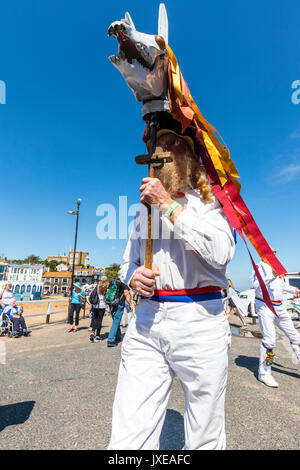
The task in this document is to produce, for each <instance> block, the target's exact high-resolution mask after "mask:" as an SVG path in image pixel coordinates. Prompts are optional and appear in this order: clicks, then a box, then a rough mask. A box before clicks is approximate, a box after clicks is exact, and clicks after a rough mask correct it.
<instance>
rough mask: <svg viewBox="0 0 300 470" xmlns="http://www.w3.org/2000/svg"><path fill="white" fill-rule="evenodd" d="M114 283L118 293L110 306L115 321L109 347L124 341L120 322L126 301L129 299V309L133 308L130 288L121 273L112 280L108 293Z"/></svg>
mask: <svg viewBox="0 0 300 470" xmlns="http://www.w3.org/2000/svg"><path fill="white" fill-rule="evenodd" d="M112 285H114V286H115V288H116V294H115V299H114V305H112V306H111V307H110V309H111V314H112V317H113V322H112V326H111V329H110V332H109V334H108V338H107V346H108V347H109V348H111V347H114V346H117V345H118V343H119V342H120V341H122V335H121V330H120V323H121V319H122V315H123V312H124V307H125V301H127V303H128V306H129V309H130V310H131V297H130V294H129V290H130V289H129V287H128V286H127V285H126V284H124V283H123V282H122V281H121V280H120V275H119V274H118V275H117V277H116V279H114V280H113V281H112V282H111V284H110V287H109V289H108V293H109V290H110V289H111V287H112Z"/></svg>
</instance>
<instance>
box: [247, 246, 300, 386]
mask: <svg viewBox="0 0 300 470" xmlns="http://www.w3.org/2000/svg"><path fill="white" fill-rule="evenodd" d="M273 253H276V251H275V250H273ZM257 267H258V270H259V273H260V274H261V276H262V279H263V281H264V283H265V285H266V288H267V289H268V292H269V295H270V299H271V301H272V304H273V306H274V308H275V312H276V314H277V316H275V315H274V313H273V312H272V311H271V310H270V309H269V308H268V307H267V305H266V304H265V302H264V300H263V296H262V291H261V288H260V285H259V282H258V279H257V277H256V275H255V272H254V271H253V272H252V275H251V281H252V285H253V287H254V288H255V309H256V312H257V315H258V320H259V325H260V329H261V333H262V336H263V339H262V344H261V347H260V355H259V369H258V380H260V381H261V382H263V383H264V384H266V385H268V386H269V387H278V383H277V382H276V380H275V379H274V377H273V376H272V375H271V372H272V370H271V366H272V363H273V358H274V353H273V349H274V348H275V345H276V331H275V325H276V326H278V328H280V330H281V331H282V332H283V333H284V334H285V335H286V336H287V337H288V339H289V341H290V344H291V348H292V350H293V352H294V354H295V356H296V358H297V359H298V361H299V362H300V335H299V333H298V332H297V331H296V329H295V327H294V324H293V321H292V319H291V317H290V315H289V314H288V312H287V310H286V308H285V307H284V306H283V303H282V301H283V294H284V292H288V293H290V294H292V295H295V296H298V297H299V296H300V290H299V289H297V288H296V287H292V286H289V285H288V284H287V283H286V282H285V281H284V279H282V278H280V277H279V276H278V275H277V273H276V272H275V271H273V270H272V268H271V267H270V266H269V265H268V264H267V263H264V262H263V261H261V262H260V263H259V264H258V265H257Z"/></svg>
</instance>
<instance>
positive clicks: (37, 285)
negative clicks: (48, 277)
mask: <svg viewBox="0 0 300 470" xmlns="http://www.w3.org/2000/svg"><path fill="white" fill-rule="evenodd" d="M44 271H45V267H44V266H43V265H41V264H36V265H32V264H14V263H8V264H7V266H6V269H5V272H4V276H3V281H6V282H10V283H11V284H12V290H13V292H15V293H23V292H26V293H28V294H34V293H38V292H42V291H43V281H42V278H43V274H44Z"/></svg>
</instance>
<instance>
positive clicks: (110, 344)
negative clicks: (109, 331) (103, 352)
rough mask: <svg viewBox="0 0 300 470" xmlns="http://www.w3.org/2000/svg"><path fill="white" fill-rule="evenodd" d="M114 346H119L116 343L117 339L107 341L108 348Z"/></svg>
mask: <svg viewBox="0 0 300 470" xmlns="http://www.w3.org/2000/svg"><path fill="white" fill-rule="evenodd" d="M114 346H118V343H116V342H115V341H114V342H110V341H107V347H108V348H113V347H114Z"/></svg>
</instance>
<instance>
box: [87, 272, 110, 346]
mask: <svg viewBox="0 0 300 470" xmlns="http://www.w3.org/2000/svg"><path fill="white" fill-rule="evenodd" d="M107 290H108V283H107V281H106V278H104V276H103V277H102V278H101V279H100V280H99V282H98V284H97V285H96V286H95V289H94V290H93V291H92V292H91V295H90V298H89V301H90V303H91V307H92V309H91V313H92V322H91V328H92V332H91V334H90V341H92V342H93V343H99V341H101V338H100V331H101V327H102V321H103V316H104V313H105V310H106V301H105V296H106V293H107ZM94 302H95V303H94Z"/></svg>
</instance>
